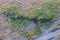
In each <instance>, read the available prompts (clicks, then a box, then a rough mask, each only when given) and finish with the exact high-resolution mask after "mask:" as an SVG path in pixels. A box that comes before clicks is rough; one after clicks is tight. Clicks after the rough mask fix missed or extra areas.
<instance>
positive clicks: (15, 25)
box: [2, 2, 60, 39]
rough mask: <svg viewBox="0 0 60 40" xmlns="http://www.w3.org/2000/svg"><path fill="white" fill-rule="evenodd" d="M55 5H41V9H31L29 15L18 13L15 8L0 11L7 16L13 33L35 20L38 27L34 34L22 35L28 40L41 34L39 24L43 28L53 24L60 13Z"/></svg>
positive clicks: (17, 9) (25, 33)
mask: <svg viewBox="0 0 60 40" xmlns="http://www.w3.org/2000/svg"><path fill="white" fill-rule="evenodd" d="M57 4H58V5H60V3H59V2H57ZM57 4H56V3H51V2H47V3H43V4H42V7H40V8H36V9H35V8H32V10H31V11H30V12H29V13H23V12H20V10H19V8H18V7H16V6H12V7H8V8H6V7H5V8H3V9H2V10H3V11H4V14H7V15H6V16H7V17H8V23H9V26H10V28H11V29H13V30H14V31H21V30H23V29H24V27H23V26H26V25H28V24H29V23H30V22H31V21H32V20H33V19H34V20H36V22H37V23H38V24H37V25H38V26H37V27H36V29H35V31H34V32H32V33H28V32H25V31H23V34H24V35H25V36H26V37H27V38H28V39H29V38H33V36H35V35H36V36H37V35H39V34H41V33H42V31H41V30H40V26H39V25H40V24H39V23H42V24H43V25H44V26H49V25H50V24H51V23H52V22H53V20H54V18H55V17H57V14H58V12H59V11H60V10H59V8H60V7H57ZM3 11H2V12H3ZM35 18H37V19H35ZM34 20H33V22H34Z"/></svg>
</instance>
